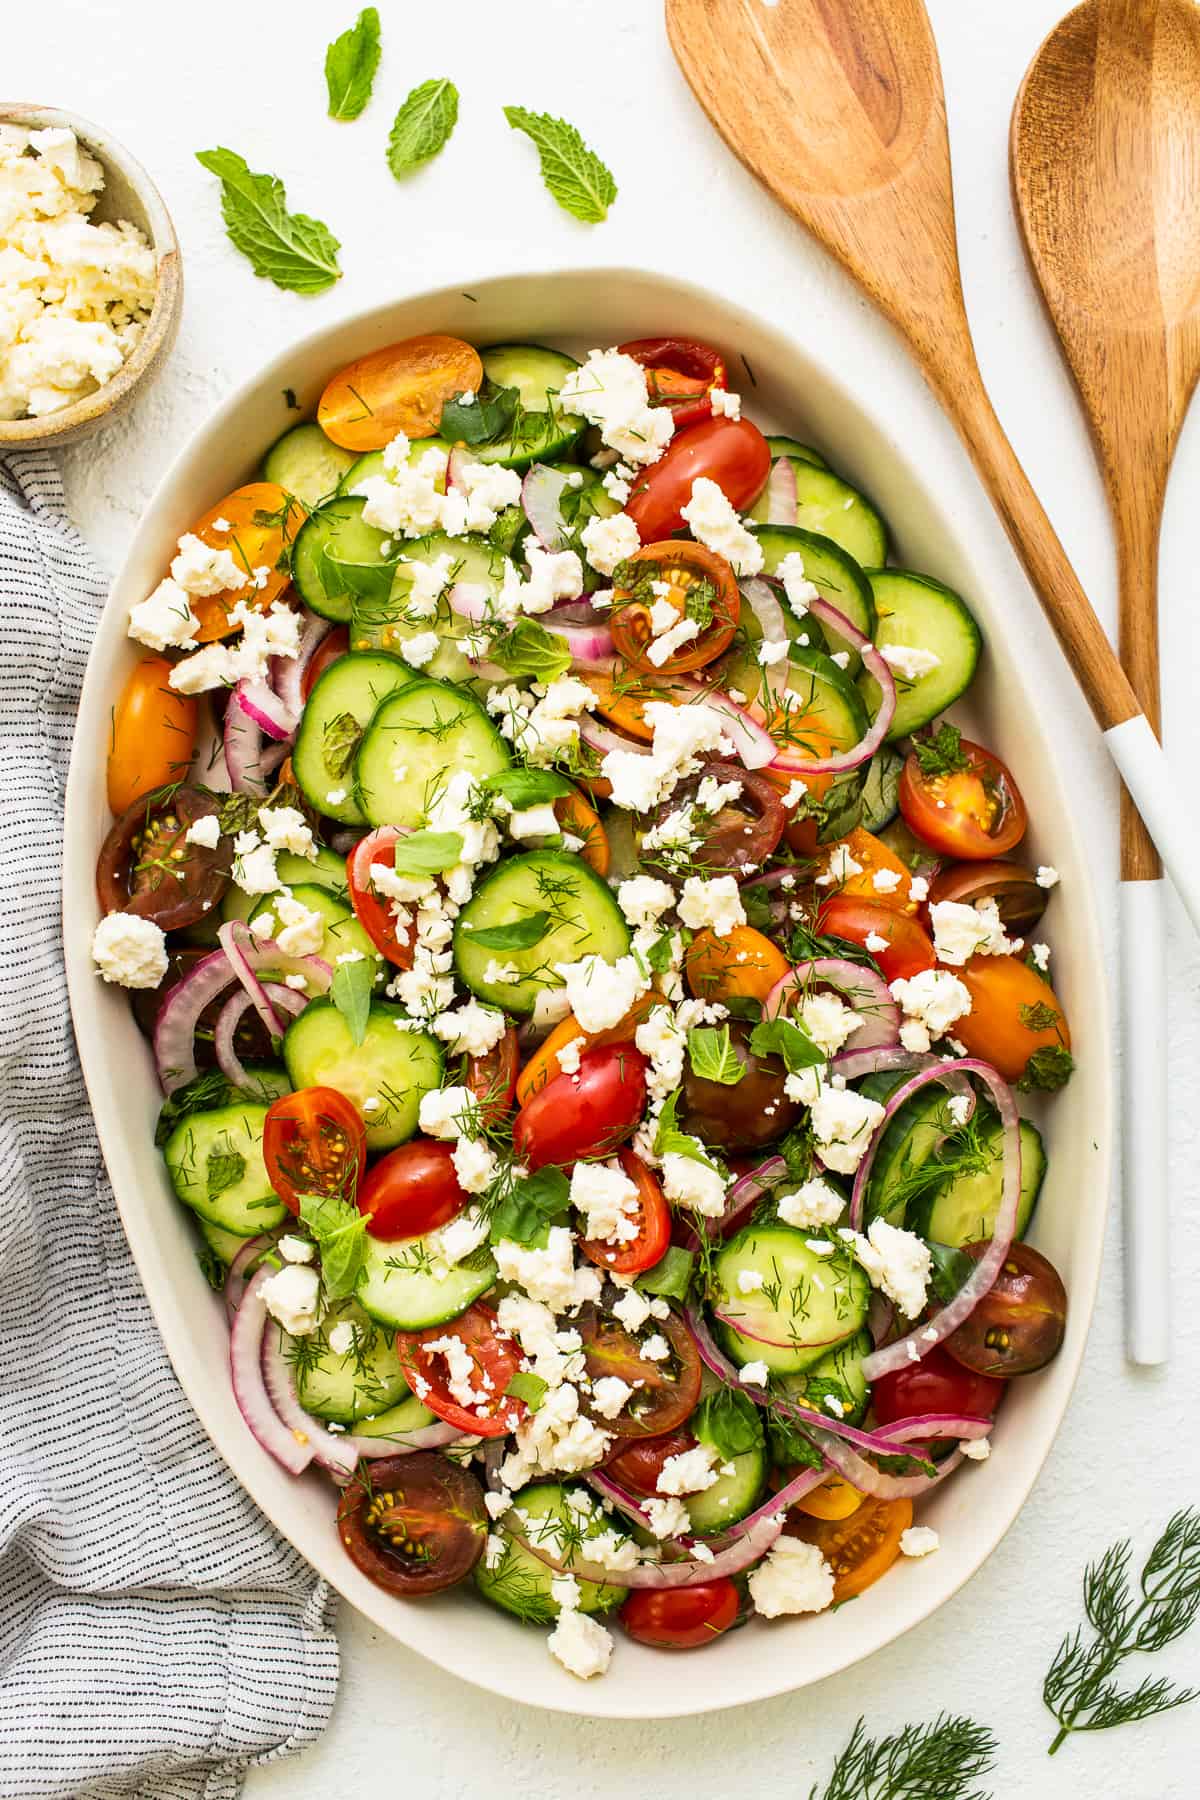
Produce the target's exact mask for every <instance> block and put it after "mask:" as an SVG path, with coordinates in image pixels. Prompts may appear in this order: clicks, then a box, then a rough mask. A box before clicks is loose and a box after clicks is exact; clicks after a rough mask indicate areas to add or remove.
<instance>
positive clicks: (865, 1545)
mask: <svg viewBox="0 0 1200 1800" xmlns="http://www.w3.org/2000/svg"><path fill="white" fill-rule="evenodd" d="M912 1516H913V1509H912V1501H911V1500H877V1499H876V1498H875V1497H874V1495H873V1494H868V1495H867V1496H866V1498H865V1499H864V1500H863V1503H862V1505H861V1506H858V1507H855V1509H854V1511H853V1512H852V1513H851V1514H850V1516H849V1517H848V1518H845V1519H813V1518H805V1517H803V1516H800V1517H798V1516H797V1515H796V1513H794V1512H791V1513H789V1514H788V1522H787V1524H786V1526H785V1527H784V1529H785V1531H787V1532H788V1533H790V1535H791V1536H792V1537H798V1538H803V1539H804V1541H805V1543H808V1544H815V1545H816V1546H817V1549H818V1550H819V1551H820V1552H821V1555H822V1556H823V1557H824V1558H825V1561H826V1562H827V1563H828V1564H829V1567H830V1568H831V1569H832V1570H833V1600H834V1605H835V1606H836V1605H838V1604H840V1602H841V1601H843V1600H853V1598H854V1596H855V1595H856V1594H861V1593H862V1592H863V1591H864V1589H866V1588H869V1587H870V1586H871V1585H872V1584H873V1583H874V1582H876V1581H878V1580H879V1577H880V1576H881V1575H886V1574H887V1572H888V1570H889V1569H890V1568H891V1566H892V1564H893V1563H894V1562H895V1560H896V1558H897V1557H898V1556H899V1554H900V1539H901V1537H902V1536H903V1534H904V1533H905V1532H906V1531H907V1530H908V1528H909V1526H910V1525H911V1524H912Z"/></svg>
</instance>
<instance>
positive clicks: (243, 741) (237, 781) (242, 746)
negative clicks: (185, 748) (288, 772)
mask: <svg viewBox="0 0 1200 1800" xmlns="http://www.w3.org/2000/svg"><path fill="white" fill-rule="evenodd" d="M222 747H223V749H224V753H225V767H226V770H227V771H228V774H229V785H230V787H231V788H232V789H233V791H234V793H235V794H265V793H266V791H267V776H268V775H269V774H270V773H271V771H272V770H273V769H276V768H278V766H279V764H280V763H281V762H282V761H283V759H284V757H285V756H286V755H287V745H286V744H272V745H271V747H270V748H269V749H265V748H264V746H263V734H262V727H261V726H260V725H259V724H258V722H257V721H256V720H255V719H252V718H251V716H250V713H249V711H248V710H247V708H246V707H245V706H244V705H243V703H242V695H241V684H240V683H239V684H238V686H237V687H236V688H235V689H234V690H233V693H232V694H230V696H229V701H228V704H227V705H226V708H225V724H224V727H223V736H222Z"/></svg>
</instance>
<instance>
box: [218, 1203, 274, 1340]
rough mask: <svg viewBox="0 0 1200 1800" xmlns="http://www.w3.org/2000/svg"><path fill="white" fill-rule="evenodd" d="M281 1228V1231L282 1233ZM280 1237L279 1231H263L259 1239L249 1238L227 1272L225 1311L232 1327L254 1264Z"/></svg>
mask: <svg viewBox="0 0 1200 1800" xmlns="http://www.w3.org/2000/svg"><path fill="white" fill-rule="evenodd" d="M282 1229H283V1227H282V1226H280V1228H279V1230H280V1231H282ZM278 1237H279V1231H262V1232H260V1233H259V1234H258V1236H257V1237H252V1238H247V1239H246V1241H245V1243H244V1244H243V1245H242V1247H241V1249H240V1250H239V1251H238V1253H237V1255H236V1256H235V1257H234V1259H233V1261H232V1262H231V1263H230V1265H229V1267H228V1269H227V1270H226V1271H225V1287H224V1290H223V1293H224V1299H225V1310H226V1312H227V1313H228V1315H229V1322H230V1324H231V1325H232V1323H233V1315H234V1314H235V1313H236V1311H237V1309H238V1307H239V1306H240V1305H241V1304H242V1299H243V1297H244V1295H245V1292H246V1283H247V1280H248V1279H249V1275H248V1271H249V1268H250V1265H251V1263H252V1262H254V1261H255V1260H256V1259H257V1258H258V1257H260V1256H261V1255H262V1254H263V1252H264V1251H265V1250H269V1249H270V1248H271V1246H272V1245H273V1244H274V1243H275V1242H276V1240H277V1239H278Z"/></svg>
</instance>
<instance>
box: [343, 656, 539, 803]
mask: <svg viewBox="0 0 1200 1800" xmlns="http://www.w3.org/2000/svg"><path fill="white" fill-rule="evenodd" d="M337 666H338V665H337V664H336V663H335V664H334V668H336V667H337ZM331 673H332V671H331ZM314 697H315V692H314ZM310 705H311V702H310ZM508 766H509V754H508V750H507V749H506V747H505V743H504V739H503V738H502V737H501V736H500V733H499V732H498V731H497V730H496V727H495V726H494V725H493V724H492V721H491V720H490V719H489V717H488V715H487V713H486V712H485V711H484V710H483V707H482V706H480V704H479V702H478V701H477V700H475V699H473V698H472V696H471V695H470V694H467V693H464V691H463V690H462V688H455V687H449V686H447V685H446V684H445V683H444V682H440V681H424V680H420V681H413V682H410V683H409V685H408V686H407V687H406V688H403V689H402V690H401V691H400V692H399V693H397V694H393V695H391V696H390V698H388V699H386V700H385V701H384V702H383V704H382V705H381V706H380V708H379V710H378V712H376V714H375V716H374V717H373V718H372V720H371V723H370V724H369V725H368V727H367V729H366V730H365V731H364V733H363V737H362V743H361V744H360V746H359V750H358V755H357V756H356V757H355V761H354V791H355V798H356V799H357V801H358V804H359V806H360V807H361V808H362V812H363V816H364V817H365V818H366V820H367V821H368V823H369V824H371V825H402V826H405V827H407V828H408V829H409V830H415V829H416V828H417V827H418V826H419V825H422V824H423V823H424V821H425V818H426V815H427V814H428V812H429V808H430V806H431V805H432V803H433V801H434V800H435V799H436V797H437V795H438V793H439V792H440V791H441V789H442V788H443V787H444V785H445V782H446V777H447V775H448V774H449V773H450V772H451V771H452V770H454V771H458V770H462V769H466V770H469V772H470V773H471V774H472V775H474V776H475V777H476V778H477V780H479V781H483V780H484V779H485V778H486V777H487V776H489V775H497V774H499V772H500V770H501V769H507V768H508Z"/></svg>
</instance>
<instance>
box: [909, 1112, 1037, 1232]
mask: <svg viewBox="0 0 1200 1800" xmlns="http://www.w3.org/2000/svg"><path fill="white" fill-rule="evenodd" d="M979 1139H980V1147H981V1149H982V1150H983V1152H984V1155H985V1156H986V1157H987V1158H988V1159H989V1160H988V1162H987V1165H986V1166H985V1167H984V1168H982V1169H979V1170H977V1171H974V1172H966V1171H964V1172H963V1173H961V1174H958V1175H953V1176H951V1178H950V1180H949V1181H947V1182H946V1183H945V1185H944V1186H943V1187H940V1188H938V1189H937V1190H936V1191H935V1192H934V1193H932V1194H930V1195H928V1196H927V1197H926V1198H925V1200H924V1201H923V1202H921V1203H920V1204H919V1205H918V1206H916V1207H914V1209H913V1229H914V1230H915V1231H918V1232H919V1233H920V1235H921V1236H922V1237H924V1238H929V1239H930V1240H931V1241H932V1242H933V1243H935V1244H949V1245H951V1246H952V1247H953V1248H954V1249H961V1248H962V1246H963V1245H964V1244H975V1243H978V1242H979V1240H980V1239H981V1238H989V1237H991V1235H992V1232H993V1231H994V1230H995V1226H996V1214H997V1213H998V1212H999V1210H1000V1191H1001V1188H1002V1187H1003V1184H1004V1159H1003V1156H1002V1154H1001V1150H1002V1147H1003V1143H1004V1132H1003V1129H1002V1127H1001V1124H1000V1121H999V1119H998V1118H996V1116H995V1114H990V1116H989V1117H988V1118H987V1119H986V1121H985V1122H984V1123H982V1124H981V1125H980V1128H979ZM1045 1176H1046V1148H1045V1145H1044V1144H1043V1143H1042V1134H1041V1132H1040V1131H1039V1130H1038V1128H1037V1126H1036V1125H1032V1124H1030V1122H1029V1120H1028V1119H1022V1120H1021V1197H1020V1199H1019V1200H1018V1202H1017V1232H1016V1235H1017V1236H1018V1237H1019V1238H1020V1237H1024V1236H1025V1233H1026V1232H1027V1231H1028V1229H1029V1221H1030V1219H1031V1218H1032V1217H1033V1209H1034V1207H1035V1206H1036V1205H1037V1199H1038V1195H1039V1194H1040V1193H1041V1190H1042V1182H1043V1181H1044V1180H1045Z"/></svg>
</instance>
